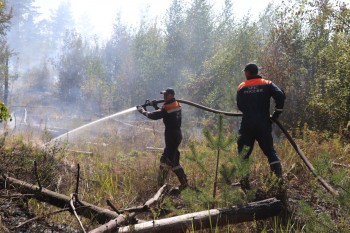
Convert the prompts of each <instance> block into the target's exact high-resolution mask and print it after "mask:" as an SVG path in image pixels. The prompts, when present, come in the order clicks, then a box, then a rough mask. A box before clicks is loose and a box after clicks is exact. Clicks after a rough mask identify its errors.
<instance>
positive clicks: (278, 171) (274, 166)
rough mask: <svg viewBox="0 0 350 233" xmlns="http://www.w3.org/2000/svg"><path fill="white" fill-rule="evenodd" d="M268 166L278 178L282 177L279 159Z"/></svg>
mask: <svg viewBox="0 0 350 233" xmlns="http://www.w3.org/2000/svg"><path fill="white" fill-rule="evenodd" d="M270 168H271V171H273V172H274V173H275V174H276V176H277V177H278V178H280V179H282V165H281V163H280V162H279V161H278V162H277V163H273V164H270Z"/></svg>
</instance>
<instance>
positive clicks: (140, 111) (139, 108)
mask: <svg viewBox="0 0 350 233" xmlns="http://www.w3.org/2000/svg"><path fill="white" fill-rule="evenodd" d="M136 109H137V111H139V113H141V114H142V113H143V111H145V110H144V109H143V107H142V106H141V105H137V106H136Z"/></svg>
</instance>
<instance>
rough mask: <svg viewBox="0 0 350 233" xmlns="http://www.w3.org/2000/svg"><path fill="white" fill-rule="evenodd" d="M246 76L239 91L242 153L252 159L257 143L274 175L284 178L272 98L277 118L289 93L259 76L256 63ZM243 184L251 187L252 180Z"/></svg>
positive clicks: (247, 67) (246, 68) (246, 70)
mask: <svg viewBox="0 0 350 233" xmlns="http://www.w3.org/2000/svg"><path fill="white" fill-rule="evenodd" d="M244 74H245V77H246V79H247V80H246V81H244V82H242V83H241V84H240V85H239V86H238V88H237V107H238V109H239V110H240V111H241V112H242V113H243V117H242V122H241V126H240V129H239V137H238V140H237V144H238V153H239V154H240V155H242V156H243V158H245V159H248V158H249V156H250V154H251V152H252V150H253V147H254V142H255V140H256V141H257V142H258V143H259V146H260V148H261V150H262V151H263V152H264V154H265V155H266V156H267V159H268V161H269V164H270V168H271V170H272V172H274V173H275V174H276V176H277V177H279V178H282V166H281V162H280V160H279V158H278V156H277V153H276V151H275V149H274V147H273V139H272V135H271V132H272V126H271V124H272V122H271V120H270V99H271V97H272V98H273V99H274V101H275V104H276V105H275V111H274V113H273V115H272V118H274V119H277V118H278V116H279V115H280V114H281V113H282V111H283V105H284V100H285V94H284V92H283V91H282V90H281V89H280V88H279V87H278V86H276V85H275V84H274V83H273V82H271V81H269V80H266V79H263V78H262V77H261V76H260V75H258V67H257V65H256V64H247V65H246V66H245V68H244ZM241 185H242V186H245V188H249V181H248V177H245V178H243V179H242V180H241ZM242 188H243V187H242Z"/></svg>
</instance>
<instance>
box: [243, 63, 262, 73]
mask: <svg viewBox="0 0 350 233" xmlns="http://www.w3.org/2000/svg"><path fill="white" fill-rule="evenodd" d="M244 71H249V72H250V73H251V74H258V72H259V69H258V66H257V65H256V64H254V63H249V64H247V65H246V66H245V67H244Z"/></svg>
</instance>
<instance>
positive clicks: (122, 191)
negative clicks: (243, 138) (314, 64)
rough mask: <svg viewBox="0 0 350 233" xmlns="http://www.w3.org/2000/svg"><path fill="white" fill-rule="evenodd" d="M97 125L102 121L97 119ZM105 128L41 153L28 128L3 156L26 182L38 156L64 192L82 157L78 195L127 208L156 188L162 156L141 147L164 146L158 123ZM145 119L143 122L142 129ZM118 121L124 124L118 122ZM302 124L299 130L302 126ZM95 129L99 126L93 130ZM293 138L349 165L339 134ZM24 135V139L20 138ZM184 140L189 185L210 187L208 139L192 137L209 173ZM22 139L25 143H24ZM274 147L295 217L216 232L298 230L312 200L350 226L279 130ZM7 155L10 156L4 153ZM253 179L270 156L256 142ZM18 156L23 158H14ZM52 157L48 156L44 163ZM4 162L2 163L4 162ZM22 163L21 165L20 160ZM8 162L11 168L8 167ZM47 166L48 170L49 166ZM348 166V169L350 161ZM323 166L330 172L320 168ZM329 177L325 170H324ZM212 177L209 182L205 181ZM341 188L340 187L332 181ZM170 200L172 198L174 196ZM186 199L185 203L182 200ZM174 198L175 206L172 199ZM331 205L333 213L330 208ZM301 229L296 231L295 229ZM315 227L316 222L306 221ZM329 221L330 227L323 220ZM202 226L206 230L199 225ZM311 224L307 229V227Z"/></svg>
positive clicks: (316, 156)
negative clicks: (282, 222) (192, 156)
mask: <svg viewBox="0 0 350 233" xmlns="http://www.w3.org/2000/svg"><path fill="white" fill-rule="evenodd" d="M101 127H102V126H101ZM103 127H104V128H103V132H102V133H100V134H97V135H98V136H95V137H94V138H89V137H85V136H88V135H90V134H92V132H82V134H80V135H78V136H76V137H75V138H70V143H69V144H61V147H60V149H57V150H56V149H55V150H53V151H51V152H47V153H48V154H47V158H49V157H50V158H52V159H53V160H48V159H47V158H46V160H45V159H44V157H45V156H43V155H42V152H41V150H40V149H34V148H33V147H32V143H31V142H30V139H31V138H32V136H33V134H30V133H29V134H27V135H26V134H24V135H22V136H20V137H18V136H17V135H16V136H13V137H7V138H6V141H5V145H4V146H3V148H2V151H6V153H3V154H2V158H1V160H2V162H3V161H6V163H7V165H6V166H8V167H11V169H10V170H11V171H8V172H9V173H10V174H12V175H14V176H15V177H19V178H22V179H24V180H26V181H28V182H34V183H35V179H34V177H33V176H32V175H31V166H32V161H33V159H36V160H39V163H41V165H43V164H46V166H39V167H40V169H41V170H40V172H41V173H42V174H46V176H45V177H44V176H43V178H44V179H45V182H46V183H45V185H46V186H47V187H48V188H49V189H52V190H54V191H58V192H60V193H63V194H66V195H69V194H70V193H72V192H74V189H75V182H76V166H77V164H80V168H81V181H80V186H79V197H80V199H81V200H84V201H86V202H90V203H92V204H94V205H98V206H101V207H105V208H108V207H107V205H106V200H107V199H109V200H111V201H112V202H113V203H114V204H115V206H116V207H117V208H126V207H130V206H135V205H138V204H141V203H143V202H144V201H145V200H147V199H148V198H149V197H151V196H152V195H153V194H154V193H155V191H156V176H157V169H158V166H159V157H160V155H161V152H162V151H150V150H145V148H146V147H162V146H163V141H162V133H160V132H161V130H159V131H160V132H158V130H155V129H160V128H161V123H159V122H154V123H151V124H150V123H148V122H146V123H145V124H143V125H141V124H139V125H137V126H136V127H130V128H123V127H126V126H125V125H124V126H121V125H119V126H118V127H107V126H106V125H105V126H103ZM144 127H146V128H148V130H144V129H143V128H144ZM121 128H123V129H121ZM301 132H302V133H301ZM94 133H96V132H94ZM296 136H297V142H298V144H299V145H300V147H301V148H302V149H303V151H304V152H305V154H306V155H307V156H308V157H309V159H310V160H311V162H312V163H315V164H318V163H319V160H320V159H321V160H322V159H324V156H325V154H328V155H331V156H330V159H331V160H330V161H328V162H329V163H332V162H337V163H341V164H344V165H347V166H349V164H350V161H349V156H348V154H347V151H346V147H347V145H345V144H344V143H342V142H341V140H340V138H339V137H338V136H336V135H335V136H330V135H324V134H320V133H316V132H313V131H311V130H309V129H307V128H303V129H301V130H297V131H296ZM23 142H24V143H23ZM185 143H186V142H185ZM185 143H183V145H182V148H181V152H182V153H181V163H182V165H183V167H184V169H185V171H186V173H187V175H188V178H189V181H190V183H191V184H192V185H194V186H196V187H199V188H201V189H203V190H205V189H207V190H208V193H210V192H211V191H210V190H211V189H212V183H211V182H210V180H211V179H212V178H211V177H210V175H209V174H214V169H215V162H216V158H215V154H214V153H213V152H212V151H211V150H210V149H209V148H208V147H207V146H206V143H205V142H204V141H198V140H197V141H195V146H196V149H197V152H198V153H200V154H204V155H206V157H205V161H204V163H205V165H206V168H207V170H208V174H206V173H205V172H204V171H203V170H202V169H201V168H200V167H199V166H197V165H196V164H195V163H194V162H193V161H190V160H188V159H186V156H188V155H190V154H191V151H190V149H189V148H188V147H187V144H185ZM23 145H25V146H23ZM276 150H277V152H278V154H279V156H280V158H281V160H282V165H283V167H284V172H285V177H286V179H287V180H288V194H289V198H290V200H291V202H290V204H291V210H292V211H293V217H292V218H291V219H290V222H289V223H288V224H287V227H285V228H284V230H280V229H279V228H280V226H279V225H276V224H275V223H274V221H270V222H269V221H268V222H263V223H261V222H258V223H245V224H239V225H238V226H228V227H225V228H222V229H220V230H219V232H254V231H261V232H270V230H272V231H273V232H303V231H302V230H301V229H302V228H303V227H305V226H306V225H307V224H312V223H308V222H306V221H303V219H302V218H303V215H304V214H305V213H304V212H303V211H305V209H307V208H306V207H305V208H304V209H303V205H304V203H306V204H307V206H310V208H311V210H312V211H314V212H313V213H314V214H316V215H317V213H318V212H317V211H318V209H322V210H324V211H325V212H326V213H327V214H328V213H329V214H328V215H329V216H330V217H331V220H332V221H333V222H334V223H335V224H338V225H337V227H338V228H337V229H340V230H342V229H347V228H349V224H348V222H349V221H348V220H349V216H350V213H349V211H348V210H347V211H346V210H345V211H344V210H343V211H341V210H339V207H338V206H337V205H336V201H335V200H333V202H332V201H331V200H330V199H332V198H331V196H329V195H328V194H327V193H325V191H324V190H323V189H322V187H320V185H318V184H317V183H316V181H315V180H314V178H313V177H312V176H311V175H310V173H309V172H308V171H307V169H306V167H305V166H304V165H303V164H302V162H301V160H300V159H299V158H298V156H297V154H296V153H295V152H294V150H293V149H292V147H291V146H290V145H289V143H288V142H287V140H285V139H284V138H283V137H282V138H281V139H279V141H278V142H276ZM72 151H88V152H92V154H84V153H79V152H72ZM4 156H8V157H7V158H5V157H4ZM231 156H236V145H232V148H231V151H230V152H228V153H225V154H224V155H223V156H222V159H221V163H227V162H228V161H229V158H230V157H231ZM251 160H252V166H251V180H252V181H253V185H254V186H255V187H259V186H261V185H264V184H263V183H262V182H263V180H264V179H262V178H264V177H268V176H269V174H270V169H269V166H268V164H267V159H266V158H265V156H264V155H263V154H262V152H261V150H260V149H259V148H258V146H257V145H256V147H255V149H254V151H253V153H252V155H251ZM19 161H22V162H21V163H19ZM48 161H50V163H48ZM3 164H4V163H3ZM16 164H17V165H18V164H20V166H17V165H16ZM331 169H332V172H335V171H336V170H339V169H340V168H339V167H332V168H331ZM8 170H9V169H8ZM48 171H51V172H48ZM347 172H348V174H349V173H350V171H349V169H347ZM324 174H325V175H326V174H328V173H327V172H325V173H324ZM325 178H326V179H328V178H329V177H325ZM208 180H209V182H208ZM169 182H170V183H171V184H172V185H177V184H178V181H177V179H176V178H175V177H174V175H172V176H171V177H170V178H169ZM337 188H339V187H337ZM222 193H223V188H220V186H219V191H218V197H219V198H220V194H222ZM170 204H171V205H174V206H176V204H174V203H170ZM182 204H183V203H182ZM29 206H30V210H31V211H32V212H33V213H35V214H36V215H41V214H44V213H47V212H50V211H53V210H55V208H53V207H50V206H48V205H46V204H42V203H38V202H36V201H35V200H30V201H29ZM174 206H173V207H174ZM198 208H200V207H198V205H191V204H189V205H188V204H187V205H186V206H183V205H182V209H181V210H179V213H180V212H181V213H185V212H192V211H194V210H198ZM333 212H336V213H337V214H333ZM49 221H53V222H65V223H68V224H69V225H71V226H73V227H77V223H76V221H75V220H74V219H73V218H72V216H70V215H69V214H60V215H55V216H52V217H50V218H49ZM83 223H84V224H86V225H88V226H89V227H91V228H93V227H94V225H93V224H91V223H90V222H89V221H88V220H84V222H83ZM297 229H299V230H300V231H298V230H297ZM310 229H314V228H310ZM325 229H327V228H325ZM204 232H206V231H204ZM311 232H312V231H311Z"/></svg>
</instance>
